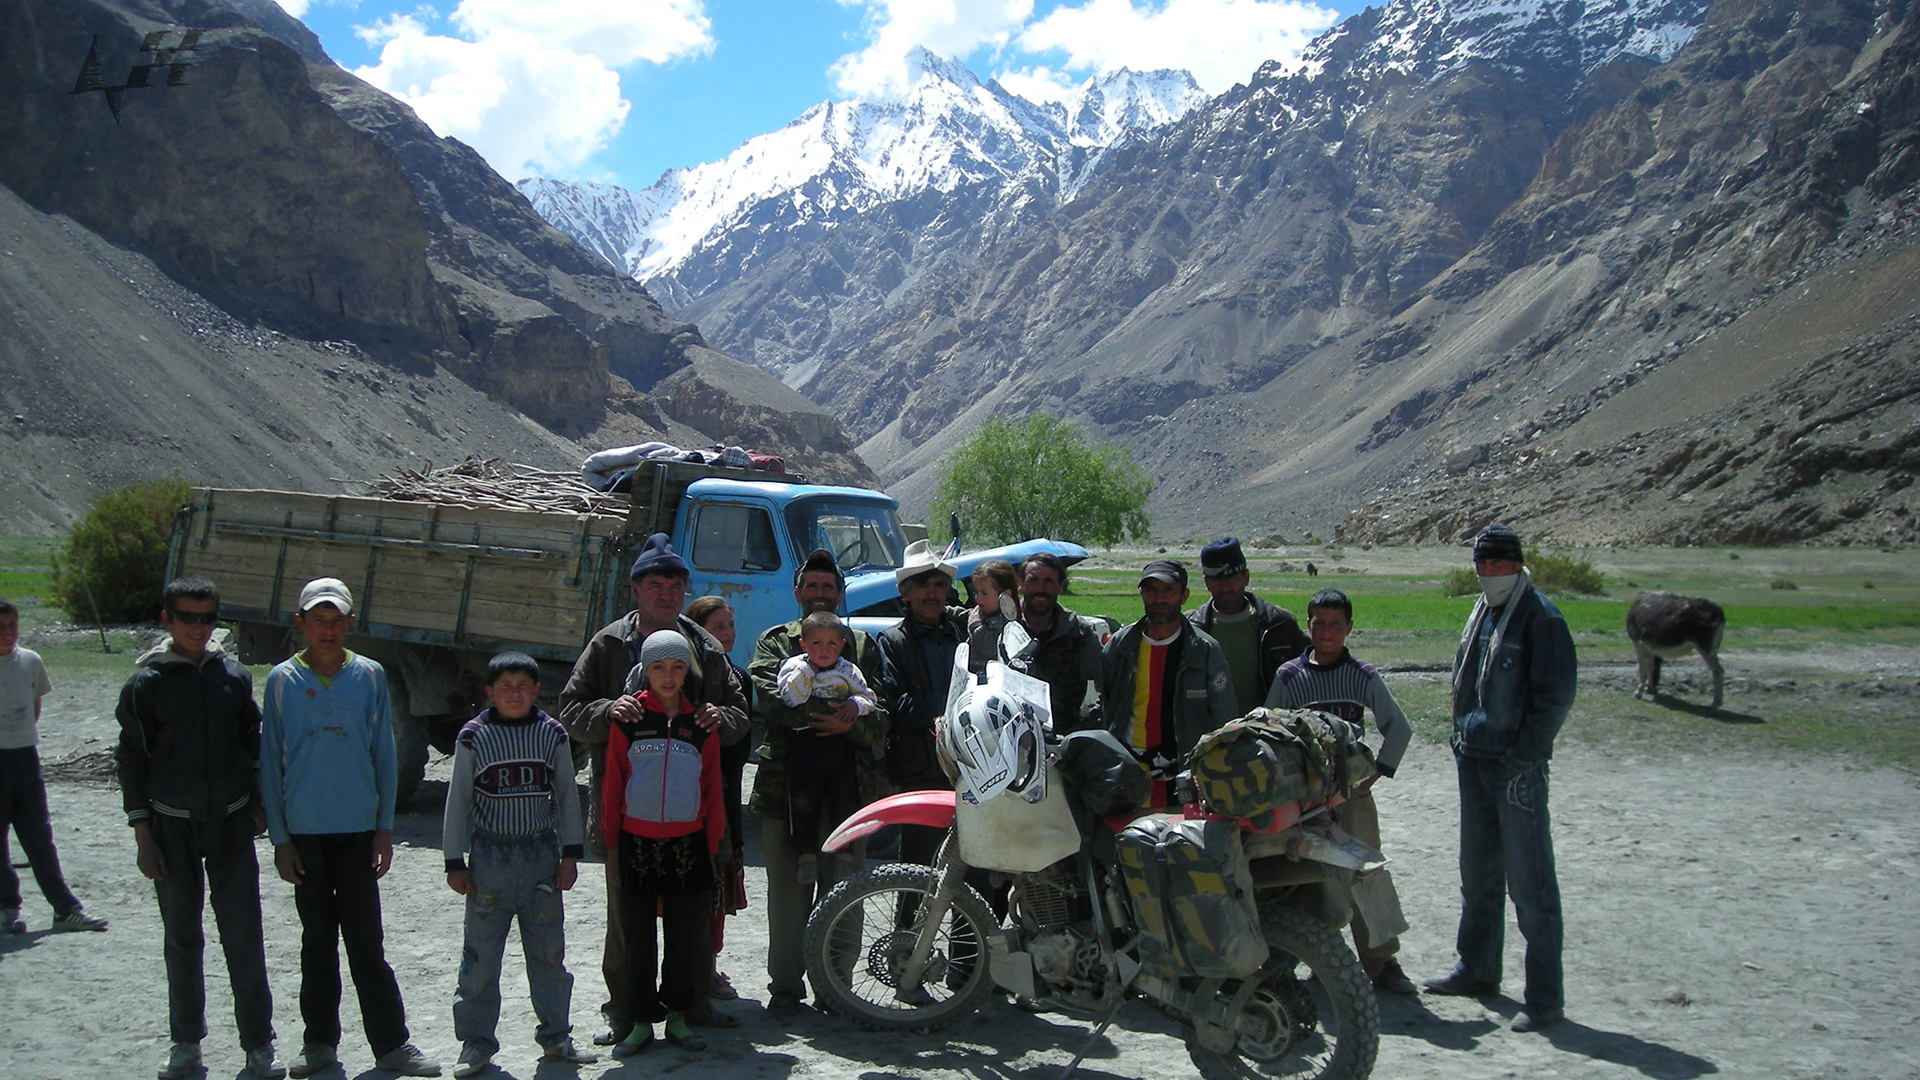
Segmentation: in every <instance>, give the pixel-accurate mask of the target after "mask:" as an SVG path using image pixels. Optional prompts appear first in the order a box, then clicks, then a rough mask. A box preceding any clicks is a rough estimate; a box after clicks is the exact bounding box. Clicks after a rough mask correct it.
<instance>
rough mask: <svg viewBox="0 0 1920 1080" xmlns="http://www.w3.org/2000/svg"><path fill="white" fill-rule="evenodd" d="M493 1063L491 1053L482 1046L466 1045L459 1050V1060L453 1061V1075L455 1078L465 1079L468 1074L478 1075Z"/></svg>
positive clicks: (458, 1079)
mask: <svg viewBox="0 0 1920 1080" xmlns="http://www.w3.org/2000/svg"><path fill="white" fill-rule="evenodd" d="M491 1064H493V1053H492V1051H490V1050H488V1049H486V1048H485V1047H482V1046H473V1045H471V1044H470V1045H467V1046H464V1047H462V1048H461V1050H460V1060H459V1061H456V1062H454V1063H453V1075H454V1076H455V1077H456V1078H457V1080H466V1078H467V1077H469V1076H479V1075H480V1074H481V1073H483V1072H485V1071H487V1066H489V1065H491Z"/></svg>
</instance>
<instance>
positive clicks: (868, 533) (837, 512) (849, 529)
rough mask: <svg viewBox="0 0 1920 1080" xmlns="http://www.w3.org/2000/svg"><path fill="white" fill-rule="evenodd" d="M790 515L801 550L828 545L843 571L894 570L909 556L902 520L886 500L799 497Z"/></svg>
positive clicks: (790, 528)
mask: <svg viewBox="0 0 1920 1080" xmlns="http://www.w3.org/2000/svg"><path fill="white" fill-rule="evenodd" d="M786 515H787V530H788V532H790V533H791V534H792V535H793V539H794V542H795V543H796V544H798V545H799V546H800V552H799V553H800V554H801V555H802V556H804V555H805V554H806V553H807V552H809V551H812V550H813V549H815V548H825V549H827V550H828V551H831V552H833V561H834V562H836V563H838V564H839V565H840V572H841V573H843V574H849V575H850V574H856V573H859V572H860V571H862V570H888V569H892V568H893V567H896V566H899V565H900V562H901V560H902V559H903V558H905V553H906V547H907V545H906V544H905V542H903V541H902V540H901V539H900V519H899V517H898V516H896V515H895V514H894V512H893V508H892V507H890V506H887V505H885V504H883V503H870V502H860V501H856V500H852V499H832V498H826V499H797V500H795V501H793V502H791V503H788V504H787V509H786Z"/></svg>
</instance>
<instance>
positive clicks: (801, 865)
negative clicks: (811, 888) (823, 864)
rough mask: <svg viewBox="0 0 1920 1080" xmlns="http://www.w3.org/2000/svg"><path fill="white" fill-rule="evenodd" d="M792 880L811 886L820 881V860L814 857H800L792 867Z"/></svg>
mask: <svg viewBox="0 0 1920 1080" xmlns="http://www.w3.org/2000/svg"><path fill="white" fill-rule="evenodd" d="M793 876H794V879H795V880H797V881H798V882H800V884H802V885H811V884H813V883H814V882H816V881H819V880H820V859H819V856H816V855H802V856H800V858H799V860H798V861H797V863H796V865H795V866H794V871H793Z"/></svg>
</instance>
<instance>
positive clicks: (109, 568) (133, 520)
mask: <svg viewBox="0 0 1920 1080" xmlns="http://www.w3.org/2000/svg"><path fill="white" fill-rule="evenodd" d="M188 490H189V489H188V487H187V482H186V481H185V480H182V479H180V478H179V477H177V476H169V477H166V478H165V479H161V480H154V481H151V482H149V483H145V484H135V485H133V486H131V487H124V488H120V489H118V490H116V491H110V492H108V493H107V494H105V495H102V496H100V498H99V499H98V500H97V501H96V502H95V503H94V504H93V508H92V509H91V510H88V511H87V514H86V516H85V517H83V518H81V519H80V520H79V521H78V522H76V523H75V524H74V526H73V531H72V532H70V533H68V534H67V540H66V543H65V544H63V545H62V546H61V549H60V550H59V551H57V552H55V553H54V556H53V580H52V583H51V584H52V589H53V596H52V597H51V599H52V601H53V603H54V605H55V606H57V607H58V608H60V609H61V610H62V611H64V612H66V613H67V617H68V618H70V619H72V620H74V621H75V622H89V623H90V622H93V621H94V620H95V619H96V618H98V619H99V621H101V622H109V623H125V622H152V621H154V620H155V619H158V618H159V617H160V590H161V587H162V586H164V585H165V584H166V572H167V566H166V564H167V541H168V539H169V538H170V537H171V536H172V535H173V516H174V513H175V512H176V511H177V510H179V509H180V507H182V506H184V505H186V502H187V494H188ZM89 593H91V597H89ZM95 605H98V614H97V615H96V613H95Z"/></svg>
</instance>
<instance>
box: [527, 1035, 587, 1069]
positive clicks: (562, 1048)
mask: <svg viewBox="0 0 1920 1080" xmlns="http://www.w3.org/2000/svg"><path fill="white" fill-rule="evenodd" d="M540 1058H541V1060H543V1061H564V1062H566V1063H568V1064H570V1065H591V1064H593V1063H594V1062H596V1061H599V1060H600V1055H599V1054H596V1053H594V1052H593V1051H591V1050H582V1049H580V1048H579V1047H578V1046H575V1045H574V1042H573V1038H572V1036H568V1037H567V1038H564V1039H561V1040H560V1041H559V1042H557V1043H554V1044H553V1045H552V1046H549V1047H547V1048H546V1050H545V1051H543V1052H542V1053H541V1054H540Z"/></svg>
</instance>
